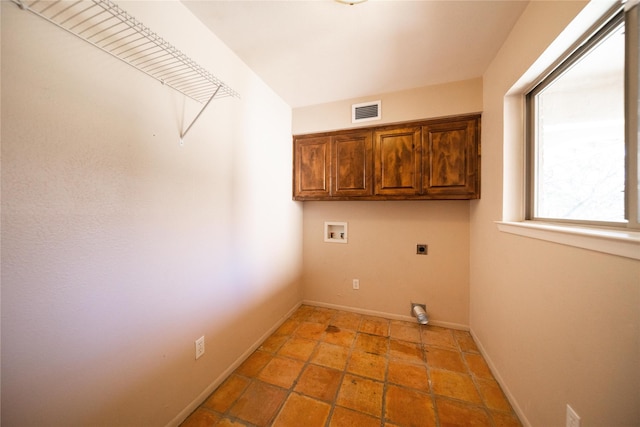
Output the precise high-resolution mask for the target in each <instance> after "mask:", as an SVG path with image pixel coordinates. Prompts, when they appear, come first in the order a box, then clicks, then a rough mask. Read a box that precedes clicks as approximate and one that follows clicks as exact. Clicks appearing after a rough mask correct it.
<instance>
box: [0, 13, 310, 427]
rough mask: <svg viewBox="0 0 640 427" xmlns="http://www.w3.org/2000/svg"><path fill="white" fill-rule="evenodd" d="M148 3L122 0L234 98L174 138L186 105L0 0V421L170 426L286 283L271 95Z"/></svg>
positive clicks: (296, 221) (288, 215) (276, 109)
mask: <svg viewBox="0 0 640 427" xmlns="http://www.w3.org/2000/svg"><path fill="white" fill-rule="evenodd" d="M148 5H149V3H148V2H132V3H126V2H125V3H122V6H123V7H124V8H125V9H126V10H128V11H129V12H131V13H132V14H133V15H134V16H135V17H136V18H138V19H139V20H140V21H142V22H143V23H145V24H146V25H148V26H149V27H150V28H152V29H153V30H155V31H156V32H158V33H159V34H161V35H162V36H163V37H164V38H165V39H167V40H169V41H170V42H171V43H173V44H175V45H176V46H177V47H178V48H180V49H182V50H183V51H185V52H186V53H187V54H189V55H190V56H192V57H193V58H194V59H195V60H196V61H197V62H199V63H201V64H202V65H203V66H204V67H205V68H207V69H209V70H211V71H212V72H213V73H214V74H217V75H219V76H220V77H221V78H222V79H223V80H225V81H227V82H228V83H229V84H230V86H232V87H233V88H234V89H236V90H237V91H238V92H240V94H241V96H242V98H241V99H240V100H238V99H231V98H225V99H222V100H217V101H214V102H213V103H212V104H211V106H210V107H209V109H208V110H207V111H206V112H205V113H204V114H203V116H202V117H201V118H200V120H199V121H198V122H196V124H195V125H194V127H193V128H192V129H191V131H190V133H189V135H187V137H186V138H185V144H184V146H180V145H179V143H178V140H179V138H178V135H179V131H180V129H181V123H183V122H186V123H189V122H190V121H191V119H192V118H193V117H194V116H195V114H196V113H197V111H198V107H199V106H198V105H194V103H192V101H186V102H185V100H184V99H183V97H182V96H181V95H179V94H177V93H175V92H174V91H172V90H171V89H169V88H168V87H164V86H162V85H161V84H160V83H158V82H156V81H155V80H153V79H151V78H149V77H148V76H146V75H144V74H142V73H140V72H138V71H136V70H134V69H133V68H131V67H129V66H127V65H125V64H122V63H121V62H120V61H117V60H115V59H114V58H112V57H111V56H109V55H107V54H104V53H102V52H100V51H98V50H97V49H95V48H93V47H92V46H90V45H89V44H87V43H85V42H82V41H80V40H79V39H77V38H75V37H74V36H71V35H69V34H67V33H65V32H64V31H62V30H60V29H58V28H56V27H54V26H53V25H51V24H49V23H47V22H46V21H44V20H42V19H40V18H38V17H36V16H35V15H32V14H30V13H28V12H25V11H21V10H20V9H19V8H18V7H17V6H16V5H15V4H14V3H12V2H8V1H3V2H2V425H3V426H89V425H110V426H116V425H147V426H151V425H156V426H158V425H167V424H172V423H173V424H175V423H177V422H179V421H180V420H181V417H185V416H186V415H188V410H189V409H190V408H192V405H193V404H194V402H195V403H197V402H198V399H200V398H203V397H204V396H205V395H206V392H207V390H208V391H211V390H212V389H211V387H212V386H213V385H214V384H215V383H216V381H219V380H220V379H221V378H222V377H221V375H223V374H224V373H225V372H226V371H227V370H228V369H229V368H230V367H232V366H233V365H234V364H236V363H237V362H238V360H240V359H241V357H242V356H243V355H246V352H247V351H248V350H249V349H250V348H251V347H252V346H253V345H255V344H256V343H257V342H258V341H259V340H260V339H261V337H262V336H263V335H264V334H265V333H266V332H267V331H268V330H269V329H270V328H271V327H272V326H274V325H276V324H277V323H278V322H279V321H280V319H281V318H282V316H284V315H286V314H287V313H288V312H289V311H290V310H291V309H292V308H293V307H295V306H296V304H298V303H299V302H300V300H301V299H302V294H301V288H300V286H299V277H300V274H301V271H300V265H301V263H302V259H301V255H300V254H301V251H302V239H301V237H300V236H301V233H302V208H301V206H300V205H299V204H296V203H294V202H292V201H291V193H290V188H291V161H292V160H291V110H290V108H289V107H288V106H287V105H286V104H285V103H284V102H283V101H282V100H281V99H280V98H278V97H276V96H275V95H274V94H273V92H272V91H271V90H270V89H269V88H267V87H266V86H265V85H264V84H263V83H262V82H261V81H260V80H259V79H258V78H257V77H256V76H255V75H254V74H253V73H252V72H251V71H250V70H249V69H248V68H247V67H246V66H245V65H244V64H243V63H242V62H241V61H240V60H239V59H238V58H237V57H235V56H234V55H232V54H231V53H230V51H229V50H228V49H227V48H226V47H225V46H224V45H223V44H222V43H221V42H220V41H219V40H218V39H217V38H215V37H214V36H213V35H212V34H211V33H210V32H209V31H208V30H207V29H206V28H205V27H204V26H203V25H202V24H201V23H200V22H199V21H198V20H196V19H195V18H194V17H193V16H192V15H191V14H190V12H188V11H187V9H186V8H184V6H182V4H181V3H180V2H177V1H166V2H154V4H153V7H149V6H148ZM201 335H204V336H205V337H206V353H205V355H204V356H203V357H202V358H200V359H199V360H197V361H196V360H195V359H194V341H195V339H197V338H198V337H200V336H201ZM203 393H205V394H203ZM185 411H186V412H185Z"/></svg>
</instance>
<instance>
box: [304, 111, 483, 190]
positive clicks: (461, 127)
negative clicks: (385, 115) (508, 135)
mask: <svg viewBox="0 0 640 427" xmlns="http://www.w3.org/2000/svg"><path fill="white" fill-rule="evenodd" d="M293 145H294V165H293V178H294V179H293V198H294V200H429V199H431V200H446V199H458V200H466V199H477V198H479V197H480V115H479V114H474V115H468V116H456V117H450V118H442V119H433V120H423V121H420V122H412V123H403V124H399V125H386V126H380V127H372V128H361V129H358V130H347V131H338V132H327V133H321V134H312V135H297V136H294V138H293Z"/></svg>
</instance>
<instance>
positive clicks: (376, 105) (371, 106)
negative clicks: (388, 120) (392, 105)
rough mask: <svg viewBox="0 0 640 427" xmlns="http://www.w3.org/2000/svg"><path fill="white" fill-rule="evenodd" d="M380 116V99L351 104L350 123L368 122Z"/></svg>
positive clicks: (378, 118)
mask: <svg viewBox="0 0 640 427" xmlns="http://www.w3.org/2000/svg"><path fill="white" fill-rule="evenodd" d="M381 118H382V101H373V102H365V103H362V104H353V105H352V106H351V123H360V122H368V121H371V120H380V119H381Z"/></svg>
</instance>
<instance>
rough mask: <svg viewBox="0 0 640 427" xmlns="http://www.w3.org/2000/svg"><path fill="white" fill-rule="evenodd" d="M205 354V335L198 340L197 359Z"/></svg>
mask: <svg viewBox="0 0 640 427" xmlns="http://www.w3.org/2000/svg"><path fill="white" fill-rule="evenodd" d="M203 354H204V335H203V336H201V337H200V338H198V339H197V340H196V359H199V358H200V356H202V355H203Z"/></svg>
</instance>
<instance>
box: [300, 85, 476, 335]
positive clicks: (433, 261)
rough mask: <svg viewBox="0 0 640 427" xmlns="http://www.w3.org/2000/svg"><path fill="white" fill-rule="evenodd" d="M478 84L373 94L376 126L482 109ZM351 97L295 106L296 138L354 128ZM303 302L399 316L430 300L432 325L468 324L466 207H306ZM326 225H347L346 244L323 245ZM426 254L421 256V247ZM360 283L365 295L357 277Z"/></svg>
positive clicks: (430, 204) (423, 203) (332, 204)
mask: <svg viewBox="0 0 640 427" xmlns="http://www.w3.org/2000/svg"><path fill="white" fill-rule="evenodd" d="M481 83H482V82H481V80H480V79H476V80H470V81H463V82H459V83H453V84H446V85H438V86H431V87H426V88H420V89H416V90H414V91H405V92H398V93H393V94H383V95H378V96H372V97H369V98H366V99H369V100H376V99H381V100H382V117H383V119H382V120H381V121H378V122H368V125H372V124H378V123H390V122H401V121H407V120H416V119H423V118H431V117H440V116H448V115H455V114H463V113H472V112H478V111H480V110H481V102H482V101H481V100H482V85H481ZM362 101H363V99H359V100H347V101H343V102H336V103H331V104H324V105H320V106H315V107H307V108H301V109H294V111H293V118H294V119H293V129H294V133H308V132H317V131H324V130H329V129H341V128H350V127H353V126H352V125H351V104H353V103H357V102H362ZM303 205H304V233H303V238H304V252H303V257H304V267H303V279H304V298H305V299H306V300H308V301H312V302H315V303H321V304H326V305H330V306H342V307H349V308H351V309H357V310H360V311H370V312H373V313H379V314H384V315H391V316H395V317H407V318H409V316H410V303H411V301H413V302H418V303H426V304H427V311H428V314H429V316H430V318H431V320H432V321H433V322H435V323H440V324H447V325H451V326H455V327H468V325H469V317H468V313H469V289H468V286H469V202H468V201H418V202H305V203H303ZM325 221H346V222H348V227H349V243H348V244H346V245H344V244H336V243H325V242H324V240H323V227H324V222H325ZM418 243H426V244H428V245H429V255H427V256H421V255H416V244H418ZM354 278H357V279H360V290H357V291H356V290H353V289H352V280H353V279H354Z"/></svg>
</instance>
